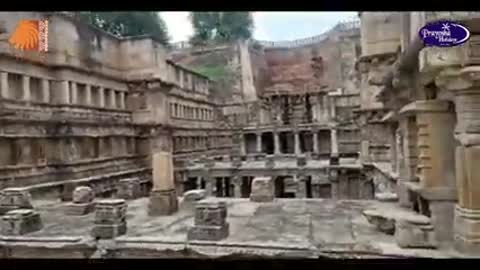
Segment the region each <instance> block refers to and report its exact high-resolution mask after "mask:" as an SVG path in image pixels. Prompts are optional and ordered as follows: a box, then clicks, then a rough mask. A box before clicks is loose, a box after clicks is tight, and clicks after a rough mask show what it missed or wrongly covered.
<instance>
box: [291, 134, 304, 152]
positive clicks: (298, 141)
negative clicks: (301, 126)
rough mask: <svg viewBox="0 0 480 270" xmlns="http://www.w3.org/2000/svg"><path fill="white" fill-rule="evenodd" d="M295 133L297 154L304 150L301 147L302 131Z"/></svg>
mask: <svg viewBox="0 0 480 270" xmlns="http://www.w3.org/2000/svg"><path fill="white" fill-rule="evenodd" d="M293 134H294V144H295V154H296V155H299V154H301V152H302V151H301V149H300V133H299V132H294V133H293Z"/></svg>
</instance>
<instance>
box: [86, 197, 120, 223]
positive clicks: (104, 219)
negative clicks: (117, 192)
mask: <svg viewBox="0 0 480 270" xmlns="http://www.w3.org/2000/svg"><path fill="white" fill-rule="evenodd" d="M126 215H127V204H126V203H125V200H123V199H108V200H101V201H98V202H97V203H96V205H95V221H94V223H95V224H100V225H111V224H120V223H122V222H125V219H126Z"/></svg>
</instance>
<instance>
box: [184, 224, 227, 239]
mask: <svg viewBox="0 0 480 270" xmlns="http://www.w3.org/2000/svg"><path fill="white" fill-rule="evenodd" d="M229 228H230V226H229V224H228V223H225V224H223V225H222V226H197V225H195V226H193V227H192V228H191V229H190V230H189V231H188V235H187V238H188V239H189V240H203V241H219V240H222V239H224V238H227V237H228V235H229Z"/></svg>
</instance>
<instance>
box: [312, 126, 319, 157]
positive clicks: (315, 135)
mask: <svg viewBox="0 0 480 270" xmlns="http://www.w3.org/2000/svg"><path fill="white" fill-rule="evenodd" d="M313 152H314V153H318V152H319V151H318V131H313Z"/></svg>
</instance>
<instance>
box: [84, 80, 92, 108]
mask: <svg viewBox="0 0 480 270" xmlns="http://www.w3.org/2000/svg"><path fill="white" fill-rule="evenodd" d="M84 105H87V106H92V86H91V85H89V84H87V85H85V104H84Z"/></svg>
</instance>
